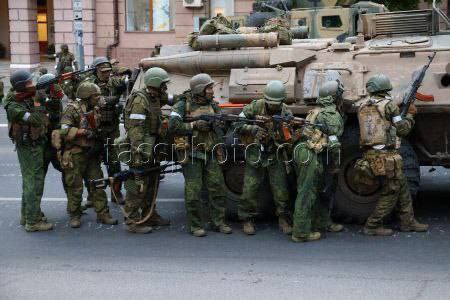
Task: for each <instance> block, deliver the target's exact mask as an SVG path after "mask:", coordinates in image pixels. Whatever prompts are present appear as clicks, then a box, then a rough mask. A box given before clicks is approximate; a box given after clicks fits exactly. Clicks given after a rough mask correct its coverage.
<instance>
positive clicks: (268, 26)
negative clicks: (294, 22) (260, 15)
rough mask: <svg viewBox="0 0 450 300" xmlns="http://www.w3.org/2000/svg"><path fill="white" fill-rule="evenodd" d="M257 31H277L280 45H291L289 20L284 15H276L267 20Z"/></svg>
mask: <svg viewBox="0 0 450 300" xmlns="http://www.w3.org/2000/svg"><path fill="white" fill-rule="evenodd" d="M258 31H259V32H262V33H268V32H277V33H278V36H279V39H280V45H292V32H291V28H290V26H289V21H288V19H286V18H285V17H277V18H272V19H269V20H267V22H266V23H265V24H264V26H263V27H261V28H260V29H259V30H258Z"/></svg>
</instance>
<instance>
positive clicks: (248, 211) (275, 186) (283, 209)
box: [238, 161, 291, 221]
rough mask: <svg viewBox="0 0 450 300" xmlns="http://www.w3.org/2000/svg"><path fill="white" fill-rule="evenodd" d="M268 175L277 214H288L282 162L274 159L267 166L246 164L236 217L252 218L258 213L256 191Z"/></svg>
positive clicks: (287, 193)
mask: <svg viewBox="0 0 450 300" xmlns="http://www.w3.org/2000/svg"><path fill="white" fill-rule="evenodd" d="M266 174H267V175H268V178H269V184H270V189H271V191H272V195H273V200H274V202H275V206H276V211H275V213H276V215H277V216H288V217H289V216H290V215H291V214H290V211H289V189H288V181H287V174H286V167H285V165H284V162H282V161H275V162H273V163H272V164H269V165H268V166H267V167H261V166H254V165H252V164H251V163H248V162H247V164H246V167H245V177H244V188H243V192H242V196H241V199H240V201H239V203H238V217H239V219H240V220H242V221H245V220H251V219H254V218H255V217H256V216H257V214H258V199H257V196H258V191H259V190H260V188H261V185H262V183H263V181H264V178H265V175H266Z"/></svg>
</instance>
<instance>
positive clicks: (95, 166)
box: [60, 82, 117, 228]
mask: <svg viewBox="0 0 450 300" xmlns="http://www.w3.org/2000/svg"><path fill="white" fill-rule="evenodd" d="M100 98H101V93H100V88H99V87H98V86H96V85H95V84H93V83H90V82H85V83H82V84H80V86H79V87H78V89H77V100H76V101H70V102H69V103H68V104H67V107H66V109H65V110H64V112H63V114H62V117H61V131H60V132H61V136H62V138H63V140H64V149H63V153H62V155H61V157H62V158H61V167H62V168H63V169H64V174H65V181H66V186H67V200H68V203H67V206H68V211H69V214H70V226H71V227H72V228H79V227H80V226H81V215H82V208H81V201H82V196H83V180H84V181H85V182H88V181H90V180H93V179H101V178H102V177H103V172H102V169H101V167H100V163H101V151H99V150H98V149H99V148H100V149H101V148H102V146H103V145H101V144H99V143H101V140H99V139H98V138H97V134H98V127H97V121H98V118H99V115H98V106H97V105H98V103H99V101H100ZM91 195H92V198H93V199H92V200H93V204H94V207H95V212H96V213H97V222H99V223H103V224H108V225H116V224H117V220H115V219H113V218H112V217H111V215H110V213H109V209H108V204H107V198H106V193H105V191H104V190H101V189H98V190H95V191H91Z"/></svg>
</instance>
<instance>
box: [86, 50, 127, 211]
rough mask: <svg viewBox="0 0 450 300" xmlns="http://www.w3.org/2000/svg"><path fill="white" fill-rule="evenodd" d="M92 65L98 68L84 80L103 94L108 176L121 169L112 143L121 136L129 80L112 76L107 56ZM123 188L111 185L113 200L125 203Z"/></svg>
mask: <svg viewBox="0 0 450 300" xmlns="http://www.w3.org/2000/svg"><path fill="white" fill-rule="evenodd" d="M92 66H93V67H95V69H96V71H95V73H92V74H89V75H88V76H87V77H86V78H85V79H84V81H88V82H92V83H95V84H96V85H98V86H99V87H100V90H101V94H102V96H103V100H102V102H101V103H99V108H100V124H99V127H100V132H101V134H100V136H99V138H100V139H101V140H102V142H103V145H104V153H103V161H104V163H105V165H106V168H107V171H108V176H110V177H111V176H113V175H114V174H116V173H118V172H120V170H121V168H120V162H119V159H118V155H117V152H116V150H115V148H114V147H111V145H112V144H113V143H114V140H115V139H116V138H118V137H119V136H120V129H119V124H120V116H121V114H122V110H123V107H122V104H121V103H120V97H121V95H122V94H123V93H124V91H125V90H126V89H127V82H126V78H125V77H117V76H111V70H112V66H111V63H110V62H109V60H108V59H107V58H106V57H96V58H95V59H94V61H93V62H92ZM121 190H122V184H121V183H120V182H118V183H116V184H115V185H114V186H113V187H111V201H113V202H117V203H118V204H124V200H123V195H122V192H121ZM88 206H89V204H88Z"/></svg>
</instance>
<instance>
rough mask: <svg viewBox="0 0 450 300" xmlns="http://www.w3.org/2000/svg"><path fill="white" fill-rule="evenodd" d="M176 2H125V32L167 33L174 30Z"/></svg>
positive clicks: (146, 0)
mask: <svg viewBox="0 0 450 300" xmlns="http://www.w3.org/2000/svg"><path fill="white" fill-rule="evenodd" d="M175 2H176V0H127V1H126V21H127V31H145V32H148V31H169V30H173V29H174V26H173V24H174V12H175Z"/></svg>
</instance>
